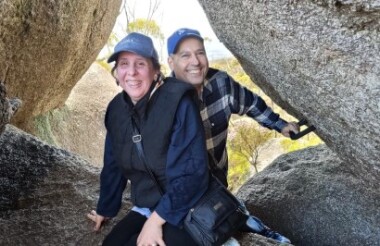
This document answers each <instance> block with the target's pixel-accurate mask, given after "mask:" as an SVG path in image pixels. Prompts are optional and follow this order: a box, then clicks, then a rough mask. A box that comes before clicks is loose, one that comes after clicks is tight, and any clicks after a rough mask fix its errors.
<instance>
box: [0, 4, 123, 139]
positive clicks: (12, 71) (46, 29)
mask: <svg viewBox="0 0 380 246" xmlns="http://www.w3.org/2000/svg"><path fill="white" fill-rule="evenodd" d="M120 5H121V0H86V1H71V0H52V1H43V0H36V1H24V0H12V1H11V0H4V1H0V30H1V31H0V67H1V68H2V69H9V71H8V76H7V81H6V87H7V90H8V94H9V97H18V98H20V99H21V100H22V101H23V102H24V104H23V107H22V108H21V110H20V112H18V114H17V115H16V117H15V118H14V121H12V122H13V123H14V124H16V125H18V126H20V127H21V128H23V129H27V130H31V131H33V129H32V128H33V126H32V125H31V121H32V119H33V117H34V116H36V115H39V114H41V113H44V112H47V111H49V110H52V109H54V108H56V107H58V106H62V105H63V104H64V102H65V101H66V99H67V97H68V96H69V94H70V92H71V90H72V88H73V87H74V85H75V83H76V82H77V81H78V80H79V79H80V77H81V76H82V75H83V74H84V73H85V71H86V70H87V69H88V68H89V66H90V65H91V64H92V62H93V61H94V60H95V58H96V56H97V55H98V53H99V51H100V49H101V48H102V47H103V46H104V44H105V42H106V41H107V39H108V37H109V34H110V33H111V30H112V28H113V26H114V24H115V20H116V17H117V14H118V11H119V8H120Z"/></svg>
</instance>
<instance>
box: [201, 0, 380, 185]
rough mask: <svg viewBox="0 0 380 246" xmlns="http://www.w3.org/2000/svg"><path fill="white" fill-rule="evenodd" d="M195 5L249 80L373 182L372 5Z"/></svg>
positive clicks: (378, 61)
mask: <svg viewBox="0 0 380 246" xmlns="http://www.w3.org/2000/svg"><path fill="white" fill-rule="evenodd" d="M199 2H200V3H201V5H202V6H203V8H204V10H205V12H206V14H207V16H208V18H209V21H210V23H211V25H212V26H213V29H214V30H215V32H216V34H217V36H218V38H219V39H220V40H221V41H222V42H223V43H224V44H225V45H226V46H227V47H228V48H229V50H230V51H231V52H232V53H233V54H234V55H235V56H236V57H237V58H238V60H239V61H240V62H241V64H242V66H243V67H244V69H245V71H246V72H247V73H248V74H249V75H250V76H252V78H253V80H254V81H255V82H256V83H257V84H258V85H259V86H260V87H261V88H262V89H263V90H264V91H265V92H266V93H267V94H269V95H270V96H271V98H272V99H273V100H275V101H276V103H277V104H279V105H280V106H282V107H283V108H285V109H286V110H287V111H288V112H292V113H293V114H294V115H296V116H298V117H299V118H301V117H305V118H307V119H308V120H309V122H310V123H312V124H313V125H315V126H316V127H317V133H318V135H319V136H320V137H321V138H322V139H323V140H324V141H325V142H326V144H327V145H328V146H329V147H330V148H331V149H332V150H333V151H335V152H336V153H337V154H338V155H339V156H340V157H341V158H343V159H344V160H346V162H347V165H351V166H352V168H353V170H355V171H357V172H358V174H359V175H362V177H363V179H368V180H371V182H376V181H377V182H378V180H379V178H380V120H379V119H380V1H379V0H365V1H359V0H354V1H342V0H318V1H315V0H308V1H282V0H277V1H248V0H243V1H231V0H199Z"/></svg>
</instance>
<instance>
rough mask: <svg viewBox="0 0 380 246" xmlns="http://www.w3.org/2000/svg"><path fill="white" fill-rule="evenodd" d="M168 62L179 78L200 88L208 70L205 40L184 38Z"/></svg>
mask: <svg viewBox="0 0 380 246" xmlns="http://www.w3.org/2000/svg"><path fill="white" fill-rule="evenodd" d="M168 64H169V66H170V69H171V70H172V71H173V72H174V73H175V76H176V78H177V79H180V80H183V81H185V82H187V83H190V84H192V85H194V86H195V87H196V88H197V89H200V88H201V87H202V84H203V81H204V80H205V78H206V74H207V71H208V59H207V55H206V50H205V47H204V45H203V42H202V41H200V40H199V39H197V38H192V37H190V38H186V39H184V40H182V41H181V43H180V44H179V47H178V49H177V52H176V53H175V54H172V55H171V56H169V58H168Z"/></svg>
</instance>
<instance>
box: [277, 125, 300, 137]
mask: <svg viewBox="0 0 380 246" xmlns="http://www.w3.org/2000/svg"><path fill="white" fill-rule="evenodd" d="M299 131H300V126H299V125H298V124H297V122H289V123H288V124H287V125H286V126H285V127H284V128H283V129H282V131H281V134H282V135H284V136H285V137H290V132H294V133H295V134H297V133H298V132H299Z"/></svg>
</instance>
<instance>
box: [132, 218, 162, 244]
mask: <svg viewBox="0 0 380 246" xmlns="http://www.w3.org/2000/svg"><path fill="white" fill-rule="evenodd" d="M165 222H166V221H165V220H164V219H162V218H161V217H160V216H159V215H158V214H157V213H156V212H153V213H152V215H151V216H150V217H149V219H148V220H147V221H146V222H145V224H144V226H143V228H142V230H141V232H140V235H139V237H138V238H137V246H165V242H164V240H163V238H162V235H163V234H162V226H163V225H164V224H165Z"/></svg>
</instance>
